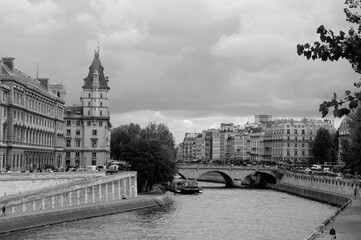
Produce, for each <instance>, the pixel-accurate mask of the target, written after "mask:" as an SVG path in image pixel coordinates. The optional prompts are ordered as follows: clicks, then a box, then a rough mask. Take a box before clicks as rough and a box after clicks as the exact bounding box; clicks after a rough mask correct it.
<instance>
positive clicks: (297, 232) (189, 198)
mask: <svg viewBox="0 0 361 240" xmlns="http://www.w3.org/2000/svg"><path fill="white" fill-rule="evenodd" d="M202 184H204V185H207V186H206V187H205V188H204V189H203V193H202V194H199V195H179V194H177V195H173V194H171V193H167V194H169V197H170V198H172V199H173V201H174V203H173V204H170V205H168V206H164V207H161V208H151V209H144V210H138V211H132V212H126V213H120V214H114V215H108V216H103V217H97V218H91V219H85V220H81V221H75V222H67V223H62V224H57V225H52V226H48V227H44V228H38V229H33V230H28V231H22V232H17V233H12V234H9V235H3V236H0V238H1V239H4V240H5V239H11V240H15V239H16V240H22V239H24V240H25V239H26V240H30V239H34V240H35V239H36V240H48V239H64V240H65V239H66V240H68V239H76V240H83V239H84V240H95V239H96V240H99V239H114V240H115V239H166V240H168V239H169V240H171V239H186V240H188V239H189V240H191V239H195V240H198V239H202V240H203V239H207V240H210V239H217V240H218V239H227V240H228V239H230V240H231V239H237V240H240V239H244V240H248V239H249V240H271V239H272V240H273V239H277V240H282V239H284V240H290V239H292V240H294V239H305V238H306V237H307V236H308V235H309V234H311V233H312V232H313V230H314V229H315V228H316V226H317V225H318V224H320V223H321V222H322V221H324V220H325V219H326V218H327V217H329V216H330V215H331V214H332V213H333V212H334V211H336V209H337V208H336V207H334V206H330V205H328V204H323V203H319V202H316V201H311V200H308V199H304V198H300V197H297V196H294V195H290V194H286V193H282V192H276V191H272V190H266V189H226V188H223V187H222V188H221V187H218V186H219V185H217V187H215V186H216V185H213V184H212V186H213V187H210V184H209V183H200V185H202Z"/></svg>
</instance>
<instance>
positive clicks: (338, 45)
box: [297, 0, 361, 117]
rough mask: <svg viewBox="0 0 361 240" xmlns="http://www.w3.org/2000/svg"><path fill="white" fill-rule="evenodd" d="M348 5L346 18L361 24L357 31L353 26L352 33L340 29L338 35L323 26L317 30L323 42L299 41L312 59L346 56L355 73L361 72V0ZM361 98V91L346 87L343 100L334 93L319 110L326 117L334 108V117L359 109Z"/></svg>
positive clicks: (350, 0) (300, 50) (299, 47)
mask: <svg viewBox="0 0 361 240" xmlns="http://www.w3.org/2000/svg"><path fill="white" fill-rule="evenodd" d="M345 4H346V5H348V8H345V9H344V12H345V14H346V21H347V22H350V23H351V24H356V25H358V26H357V29H356V30H355V29H354V27H352V26H351V27H350V29H349V31H348V34H346V33H345V32H342V31H340V34H339V35H337V34H335V33H334V32H333V31H332V30H327V29H326V28H325V27H324V26H323V25H321V26H320V27H319V28H318V29H317V33H318V34H319V35H320V41H316V42H315V43H314V44H313V45H312V46H311V45H310V44H309V43H306V44H298V45H297V53H298V55H303V56H305V57H306V58H307V59H312V60H315V59H321V60H322V61H328V60H329V61H338V60H339V59H340V58H343V59H346V60H348V61H349V62H350V64H351V66H352V68H353V69H354V70H355V72H357V73H361V35H360V34H361V21H360V20H361V15H360V14H359V13H358V12H356V11H355V9H356V8H360V7H361V3H360V0H346V1H345ZM354 86H355V87H356V88H360V87H361V81H358V82H357V83H354ZM360 100H361V92H360V91H357V92H354V93H351V91H350V90H346V91H345V97H344V98H343V99H338V97H337V94H336V93H334V94H333V97H332V99H331V100H329V101H324V102H323V103H321V104H320V108H319V111H320V112H321V113H322V117H325V116H326V115H327V114H328V112H329V108H330V107H333V108H334V110H333V114H334V116H335V117H342V116H344V115H348V114H349V113H350V109H355V108H357V107H358V101H360ZM345 103H348V107H344V104H345Z"/></svg>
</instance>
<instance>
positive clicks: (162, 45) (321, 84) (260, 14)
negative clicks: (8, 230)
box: [0, 0, 358, 139]
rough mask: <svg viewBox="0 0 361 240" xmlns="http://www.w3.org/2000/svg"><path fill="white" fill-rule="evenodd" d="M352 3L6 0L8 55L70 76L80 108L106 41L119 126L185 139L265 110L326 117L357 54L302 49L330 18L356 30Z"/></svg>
mask: <svg viewBox="0 0 361 240" xmlns="http://www.w3.org/2000/svg"><path fill="white" fill-rule="evenodd" d="M344 7H345V5H344V4H343V2H342V1H339V0H317V1H314V0H305V1H299V0H284V1H280V0H267V1H261V0H253V1H238V0H182V1H178V0H167V1H159V0H138V1H133V0H91V1H86V0H79V1H71V0H62V1H56V2H55V1H50V0H36V1H35V0H32V1H29V0H17V1H12V0H0V30H1V32H2V36H7V37H6V39H5V38H0V44H1V46H2V49H1V50H0V55H7V56H14V57H16V63H15V64H16V67H17V68H19V69H21V70H22V71H24V72H26V73H28V74H30V75H33V76H34V75H35V73H36V65H37V64H36V63H37V62H39V63H40V64H39V65H40V72H41V75H42V76H46V77H50V78H51V80H52V81H55V82H62V83H64V85H65V86H66V87H67V94H68V95H67V104H68V105H72V104H73V103H77V102H78V100H79V97H80V93H81V86H82V84H83V78H84V77H85V76H86V75H87V74H88V67H89V65H90V64H91V62H92V58H93V50H94V49H96V48H97V47H98V42H99V47H100V59H101V61H102V64H103V66H104V68H105V74H106V75H109V76H110V82H109V84H110V95H109V106H110V110H111V121H112V122H113V125H115V126H116V125H119V124H123V123H127V122H134V123H144V124H147V123H148V122H150V121H159V122H163V123H167V124H169V126H171V127H172V129H174V131H176V132H177V134H180V135H183V134H184V132H185V131H194V129H196V130H197V131H201V130H202V129H206V128H208V127H218V126H219V124H220V122H232V121H236V122H244V121H243V120H242V119H248V120H249V119H250V120H249V121H252V120H253V118H250V116H252V115H254V114H262V113H265V114H271V115H273V116H274V117H277V116H282V117H305V116H310V117H317V116H320V115H319V113H318V106H319V104H320V102H322V101H323V100H326V99H329V98H330V97H331V94H332V93H333V92H337V93H338V94H339V95H340V96H341V95H342V94H343V93H344V90H345V89H349V88H350V87H352V83H353V82H354V81H357V79H358V77H357V75H356V74H355V73H354V71H353V70H352V69H351V67H350V66H349V63H348V62H347V61H345V60H340V61H338V62H333V63H331V62H321V61H307V60H306V59H305V58H303V57H299V56H298V55H297V53H296V45H297V44H298V43H306V42H311V43H312V42H313V41H315V40H317V34H316V29H317V27H318V26H319V25H321V24H324V25H325V26H326V27H328V28H330V29H333V30H335V31H336V32H337V31H338V30H344V31H345V30H347V29H348V26H347V23H346V21H345V17H344V13H343V8H344ZM19 16H22V17H21V18H20V17H19ZM32 73H33V74H32ZM351 90H352V89H351ZM182 131H183V133H182ZM177 138H178V139H180V138H181V137H177Z"/></svg>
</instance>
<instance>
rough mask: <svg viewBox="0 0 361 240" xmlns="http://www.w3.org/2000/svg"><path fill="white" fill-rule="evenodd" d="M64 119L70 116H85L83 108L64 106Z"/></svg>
mask: <svg viewBox="0 0 361 240" xmlns="http://www.w3.org/2000/svg"><path fill="white" fill-rule="evenodd" d="M64 114H65V115H64V118H67V117H68V116H69V115H83V107H82V106H79V105H73V106H64Z"/></svg>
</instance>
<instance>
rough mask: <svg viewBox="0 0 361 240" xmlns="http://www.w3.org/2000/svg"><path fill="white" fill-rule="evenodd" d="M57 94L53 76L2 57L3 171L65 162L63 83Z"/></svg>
mask: <svg viewBox="0 0 361 240" xmlns="http://www.w3.org/2000/svg"><path fill="white" fill-rule="evenodd" d="M57 87H58V89H59V91H58V92H57V93H59V94H56V93H55V94H54V92H53V91H51V89H50V88H49V79H47V78H36V79H35V78H32V77H30V76H28V75H26V74H25V73H23V72H21V71H19V70H18V69H15V66H14V58H2V59H1V61H0V171H5V170H12V171H32V170H38V169H40V168H41V169H44V168H46V165H53V166H55V167H58V168H59V167H61V166H63V160H64V158H63V145H64V138H63V137H64V136H63V123H64V120H63V113H64V100H63V98H62V97H63V94H62V93H65V91H64V87H63V86H62V85H61V84H58V85H57Z"/></svg>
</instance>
